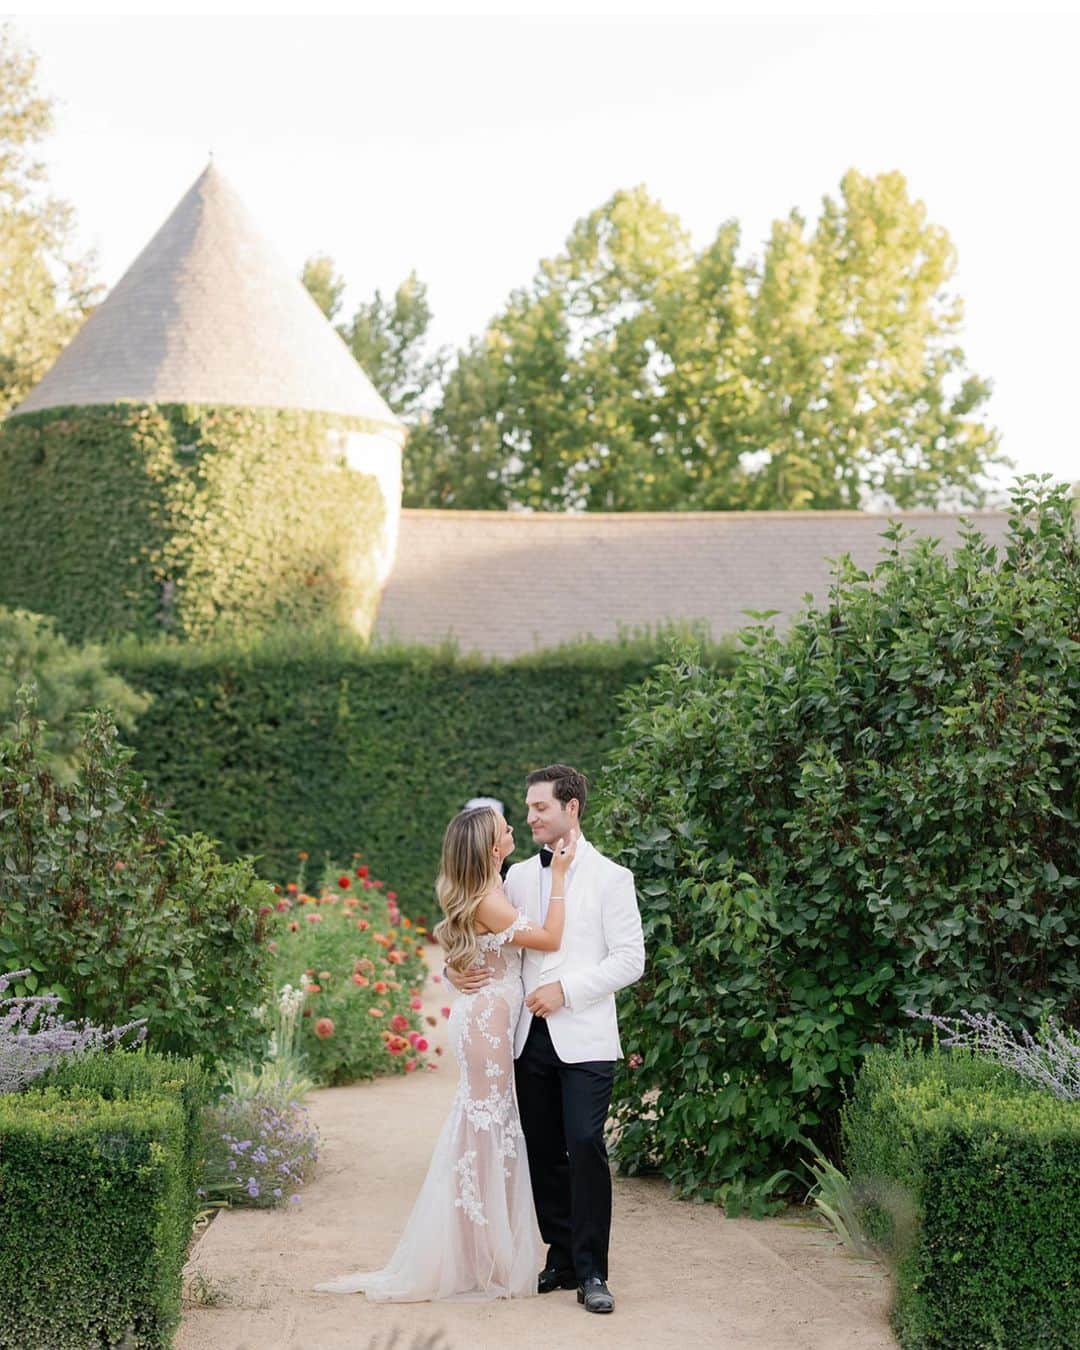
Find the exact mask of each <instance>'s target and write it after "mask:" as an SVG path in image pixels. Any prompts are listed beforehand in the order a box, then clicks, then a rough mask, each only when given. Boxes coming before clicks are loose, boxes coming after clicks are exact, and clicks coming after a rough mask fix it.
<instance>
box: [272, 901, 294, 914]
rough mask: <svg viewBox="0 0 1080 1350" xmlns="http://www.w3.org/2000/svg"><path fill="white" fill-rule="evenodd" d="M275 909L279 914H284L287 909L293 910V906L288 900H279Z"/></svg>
mask: <svg viewBox="0 0 1080 1350" xmlns="http://www.w3.org/2000/svg"><path fill="white" fill-rule="evenodd" d="M275 908H276V909H277V911H278V913H279V914H284V913H285V911H286V910H287V909H291V908H292V906H291V905H290V904H289V902H288V900H279V901H278V902H277V905H276V906H275Z"/></svg>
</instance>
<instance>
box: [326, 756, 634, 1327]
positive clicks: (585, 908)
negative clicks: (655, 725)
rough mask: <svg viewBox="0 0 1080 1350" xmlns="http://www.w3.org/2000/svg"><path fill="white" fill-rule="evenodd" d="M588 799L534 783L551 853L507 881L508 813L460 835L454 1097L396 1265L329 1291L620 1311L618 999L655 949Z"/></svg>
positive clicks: (489, 811) (544, 848) (451, 869)
mask: <svg viewBox="0 0 1080 1350" xmlns="http://www.w3.org/2000/svg"><path fill="white" fill-rule="evenodd" d="M587 794H588V788H587V784H586V781H585V778H584V776H583V775H582V774H580V773H578V771H577V770H576V769H572V768H570V767H569V766H568V765H565V764H553V765H550V766H549V767H548V768H545V769H538V770H537V771H536V772H535V773H531V774H529V776H528V778H527V779H526V797H525V803H526V807H527V809H528V824H529V827H530V829H531V831H532V836H533V840H534V842H535V843H538V844H540V845H541V850H540V852H539V853H538V854H536V855H534V856H533V857H532V858H530V859H528V861H526V862H522V863H517V864H516V865H515V866H513V867H511V868H510V870H509V872H508V873H507V875H506V881H505V885H503V883H502V881H501V879H500V878H501V873H502V864H503V860H504V859H505V858H507V857H508V856H509V855H510V854H511V853H512V852H513V849H514V834H513V830H512V829H511V828H510V826H509V825H507V823H506V821H505V820H504V819H503V816H502V814H501V812H499V811H498V810H496V809H494V808H493V807H489V806H480V807H476V808H473V809H471V810H465V811H462V812H461V813H460V814H458V815H457V816H455V817H454V819H453V820H452V821H451V822H450V824H449V826H448V827H447V831H446V836H445V838H444V840H443V852H442V864H441V867H440V871H439V879H438V883H437V891H438V896H439V903H440V905H441V907H442V911H443V916H444V917H443V920H442V922H441V923H440V924H439V925H438V926H437V928H436V929H435V935H436V937H437V938H438V940H439V942H440V943H441V945H442V947H443V950H444V952H445V954H446V976H447V979H448V980H449V981H450V983H452V984H453V986H454V987H455V988H456V989H457V990H458V992H459V997H458V999H457V1000H456V1002H455V1004H454V1006H453V1009H452V1011H451V1014H450V1022H449V1034H450V1040H451V1044H452V1047H453V1050H454V1056H455V1058H456V1059H457V1063H458V1072H459V1082H458V1090H457V1095H456V1096H455V1098H454V1103H453V1106H452V1107H451V1110H450V1115H449V1117H448V1119H447V1121H446V1123H445V1125H444V1126H443V1129H442V1132H441V1134H440V1135H439V1139H438V1142H437V1143H436V1145H435V1152H434V1155H433V1156H432V1160H431V1164H430V1166H429V1168H428V1172H427V1176H426V1178H425V1180H424V1183H423V1186H422V1187H421V1189H420V1194H419V1196H418V1197H417V1200H416V1203H415V1205H414V1206H413V1211H412V1214H411V1215H410V1217H409V1220H408V1223H407V1224H406V1227H405V1231H404V1233H403V1234H402V1236H401V1240H400V1241H399V1243H398V1245H397V1248H396V1250H395V1251H394V1254H393V1256H392V1257H391V1258H390V1263H389V1264H388V1265H387V1266H386V1267H385V1268H384V1269H383V1270H378V1271H367V1272H359V1273H357V1274H354V1275H345V1276H342V1277H341V1278H339V1279H336V1280H331V1281H329V1282H327V1283H325V1284H320V1285H316V1288H317V1289H319V1290H324V1291H327V1292H330V1293H359V1292H364V1293H366V1294H367V1296H368V1297H369V1298H372V1299H380V1300H395V1301H400V1302H418V1301H423V1300H427V1299H491V1298H523V1297H527V1296H529V1295H532V1294H537V1293H540V1294H545V1293H550V1292H553V1291H554V1290H558V1289H576V1290H577V1297H578V1302H579V1303H581V1304H582V1305H583V1306H584V1308H585V1309H586V1310H587V1311H588V1312H595V1313H609V1312H611V1311H613V1309H614V1307H615V1300H614V1296H613V1295H612V1293H611V1291H610V1289H609V1288H608V1285H607V1278H608V1235H609V1232H610V1228H611V1172H610V1170H609V1167H608V1159H607V1149H606V1147H605V1144H604V1123H605V1121H606V1119H607V1112H608V1106H609V1103H610V1100H611V1086H612V1080H613V1077H614V1071H615V1061H616V1059H618V1058H619V1057H620V1056H621V1054H622V1048H621V1046H620V1044H619V1029H618V1023H617V1021H616V1017H615V994H616V992H617V991H618V990H620V989H622V988H624V987H625V986H626V985H628V984H633V982H634V981H635V980H637V979H638V978H639V977H640V976H641V973H642V971H643V970H644V968H645V947H644V942H643V939H642V932H641V919H640V916H639V914H638V908H637V899H636V896H635V894H634V878H633V876H632V875H631V873H630V872H629V871H628V870H627V869H626V868H625V867H620V866H618V865H617V864H616V863H614V862H612V861H611V860H610V859H609V858H605V857H604V855H603V854H602V853H600V851H599V850H598V849H596V848H595V847H594V846H593V845H591V844H590V843H589V842H588V840H586V838H585V837H584V835H583V834H582V833H581V817H582V815H583V814H584V810H585V803H586V798H587ZM541 1239H542V1240H541ZM545 1247H546V1253H545V1250H544V1249H545ZM541 1265H542V1269H541ZM538 1271H539V1274H538V1273H537V1272H538Z"/></svg>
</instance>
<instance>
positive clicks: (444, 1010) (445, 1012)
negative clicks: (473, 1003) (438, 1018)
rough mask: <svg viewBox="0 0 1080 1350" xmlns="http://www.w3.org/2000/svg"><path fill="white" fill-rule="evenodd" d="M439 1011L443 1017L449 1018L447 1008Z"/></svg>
mask: <svg viewBox="0 0 1080 1350" xmlns="http://www.w3.org/2000/svg"><path fill="white" fill-rule="evenodd" d="M439 1011H440V1012H441V1013H442V1015H443V1016H444V1017H449V1016H450V1009H449V1008H440V1009H439Z"/></svg>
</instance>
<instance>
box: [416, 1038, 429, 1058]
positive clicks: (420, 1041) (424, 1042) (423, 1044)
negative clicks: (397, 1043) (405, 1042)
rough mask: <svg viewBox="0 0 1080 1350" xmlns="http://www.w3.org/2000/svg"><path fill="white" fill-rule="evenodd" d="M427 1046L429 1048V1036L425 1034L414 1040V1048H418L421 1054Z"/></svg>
mask: <svg viewBox="0 0 1080 1350" xmlns="http://www.w3.org/2000/svg"><path fill="white" fill-rule="evenodd" d="M427 1048H428V1043H427V1038H426V1037H424V1036H421V1037H420V1038H419V1039H418V1040H416V1041H414V1042H413V1049H414V1050H418V1051H419V1052H420V1054H423V1053H424V1051H425V1050H426V1049H427Z"/></svg>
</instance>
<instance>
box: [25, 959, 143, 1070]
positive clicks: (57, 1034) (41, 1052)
mask: <svg viewBox="0 0 1080 1350" xmlns="http://www.w3.org/2000/svg"><path fill="white" fill-rule="evenodd" d="M29 974H30V971H29V970H16V971H13V972H12V973H11V974H9V975H0V994H3V992H4V991H5V989H7V987H8V985H9V984H11V983H12V981H13V980H17V979H19V978H20V977H21V976H23V975H29ZM59 1003H60V997H59V995H58V994H33V995H26V996H25V997H23V998H14V997H9V998H0V1092H21V1091H22V1090H23V1089H24V1088H25V1087H26V1086H27V1085H28V1084H29V1083H31V1082H32V1081H33V1080H34V1079H35V1078H37V1076H38V1075H39V1074H42V1073H44V1072H45V1070H46V1069H48V1068H51V1067H52V1065H53V1064H55V1063H56V1062H57V1060H60V1059H63V1058H64V1057H65V1056H66V1055H77V1054H81V1053H82V1052H84V1051H87V1050H103V1049H105V1048H106V1047H107V1046H109V1045H117V1044H119V1042H120V1040H121V1038H122V1037H124V1036H125V1035H126V1034H127V1033H128V1032H129V1031H132V1030H134V1029H135V1028H138V1032H137V1034H136V1036H135V1039H134V1041H133V1042H132V1044H133V1045H138V1044H139V1043H140V1042H141V1041H143V1040H145V1038H146V1026H145V1023H146V1018H145V1017H140V1018H138V1019H136V1020H135V1021H134V1022H128V1023H127V1025H126V1026H122V1027H109V1028H106V1027H99V1026H95V1025H94V1024H93V1023H92V1022H82V1023H78V1022H68V1021H65V1019H64V1018H63V1017H62V1016H61V1015H60V1014H59V1013H58V1012H57V1008H58V1006H59Z"/></svg>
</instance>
